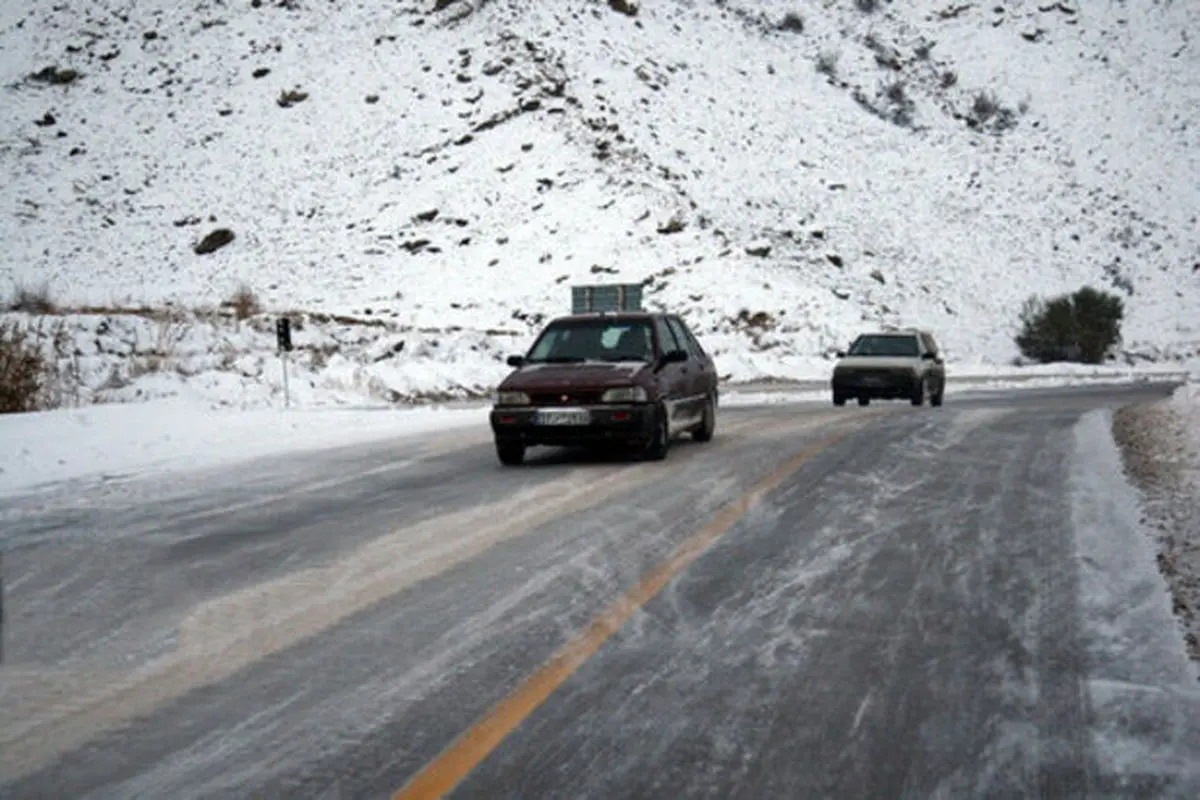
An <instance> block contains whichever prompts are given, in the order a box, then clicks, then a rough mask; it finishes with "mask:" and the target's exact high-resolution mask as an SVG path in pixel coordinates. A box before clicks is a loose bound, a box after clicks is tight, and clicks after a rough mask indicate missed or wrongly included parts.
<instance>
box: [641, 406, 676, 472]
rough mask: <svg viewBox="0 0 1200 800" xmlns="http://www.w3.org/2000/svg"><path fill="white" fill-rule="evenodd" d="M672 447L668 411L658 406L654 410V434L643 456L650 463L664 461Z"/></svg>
mask: <svg viewBox="0 0 1200 800" xmlns="http://www.w3.org/2000/svg"><path fill="white" fill-rule="evenodd" d="M670 447H671V434H670V430H669V428H668V427H667V410H666V409H665V408H663V407H662V406H658V407H657V408H656V409H655V410H654V432H653V433H652V434H651V437H650V441H649V442H647V443H646V449H645V450H644V451H643V452H642V454H643V456H645V458H646V459H647V460H648V461H662V460H663V459H664V458H666V457H667V450H669V449H670Z"/></svg>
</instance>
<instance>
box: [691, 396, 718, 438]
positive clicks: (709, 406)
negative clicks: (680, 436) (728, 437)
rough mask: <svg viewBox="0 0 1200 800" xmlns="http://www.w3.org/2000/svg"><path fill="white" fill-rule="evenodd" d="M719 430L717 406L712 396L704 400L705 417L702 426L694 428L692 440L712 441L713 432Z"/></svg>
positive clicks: (701, 422)
mask: <svg viewBox="0 0 1200 800" xmlns="http://www.w3.org/2000/svg"><path fill="white" fill-rule="evenodd" d="M716 429H717V404H716V403H714V402H713V398H712V395H711V394H710V395H709V396H708V397H706V398H704V416H703V418H702V419H701V421H700V424H699V425H697V426H696V427H694V428H692V438H693V439H695V440H696V441H697V442H708V441H712V438H713V432H714V431H716Z"/></svg>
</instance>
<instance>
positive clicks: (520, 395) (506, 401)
mask: <svg viewBox="0 0 1200 800" xmlns="http://www.w3.org/2000/svg"><path fill="white" fill-rule="evenodd" d="M495 402H496V405H498V406H527V405H529V403H530V400H529V395H527V394H525V393H524V392H496V398H495Z"/></svg>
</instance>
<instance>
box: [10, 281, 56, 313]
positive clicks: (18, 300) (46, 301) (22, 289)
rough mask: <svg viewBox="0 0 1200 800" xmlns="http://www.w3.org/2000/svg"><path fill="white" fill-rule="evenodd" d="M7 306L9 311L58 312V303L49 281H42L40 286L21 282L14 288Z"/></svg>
mask: <svg viewBox="0 0 1200 800" xmlns="http://www.w3.org/2000/svg"><path fill="white" fill-rule="evenodd" d="M6 306H7V309H8V310H9V311H21V312H24V313H26V314H55V313H57V312H58V305H57V304H56V303H55V302H54V298H53V296H52V295H51V293H50V284H48V283H42V284H40V285H39V286H26V285H24V284H19V285H18V286H17V287H16V288H15V289H13V293H12V296H11V297H9V300H8V303H6Z"/></svg>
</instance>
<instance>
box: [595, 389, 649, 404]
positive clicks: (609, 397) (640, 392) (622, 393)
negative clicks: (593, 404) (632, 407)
mask: <svg viewBox="0 0 1200 800" xmlns="http://www.w3.org/2000/svg"><path fill="white" fill-rule="evenodd" d="M600 402H601V403H644V402H646V390H645V389H643V388H642V387H641V386H623V387H621V388H620V389H609V390H608V391H606V392H605V393H604V394H602V395H601V396H600Z"/></svg>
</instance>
